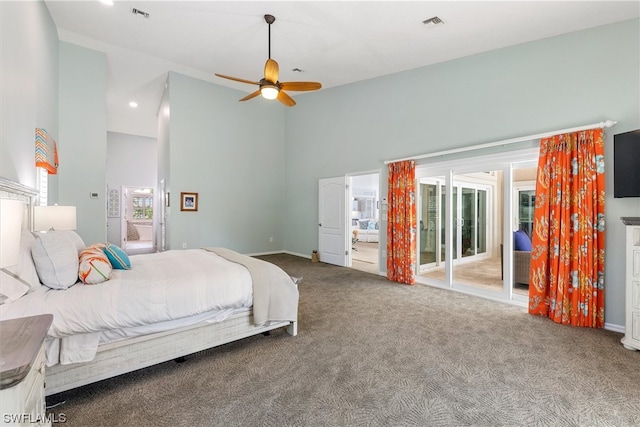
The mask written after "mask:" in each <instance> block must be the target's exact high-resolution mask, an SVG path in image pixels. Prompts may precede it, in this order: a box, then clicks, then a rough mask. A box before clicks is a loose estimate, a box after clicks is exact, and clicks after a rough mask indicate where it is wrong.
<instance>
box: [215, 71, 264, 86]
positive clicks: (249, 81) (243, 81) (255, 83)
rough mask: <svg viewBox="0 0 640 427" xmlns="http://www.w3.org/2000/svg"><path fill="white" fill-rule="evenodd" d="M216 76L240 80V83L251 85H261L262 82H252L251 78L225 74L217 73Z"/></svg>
mask: <svg viewBox="0 0 640 427" xmlns="http://www.w3.org/2000/svg"><path fill="white" fill-rule="evenodd" d="M216 76H218V77H222V78H223V79H229V80H234V81H236V82H240V83H249V84H250V85H259V84H260V83H259V82H252V81H251V80H245V79H239V78H238V77H231V76H225V75H224V74H218V73H216Z"/></svg>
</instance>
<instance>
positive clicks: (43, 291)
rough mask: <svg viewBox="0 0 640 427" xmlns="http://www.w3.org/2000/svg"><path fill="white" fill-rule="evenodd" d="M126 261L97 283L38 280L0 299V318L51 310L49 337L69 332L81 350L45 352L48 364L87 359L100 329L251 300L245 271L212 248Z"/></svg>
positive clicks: (151, 321)
mask: <svg viewBox="0 0 640 427" xmlns="http://www.w3.org/2000/svg"><path fill="white" fill-rule="evenodd" d="M131 264H132V268H131V270H114V271H113V273H112V277H111V279H110V280H108V281H106V282H103V283H100V284H96V285H83V284H82V283H77V284H75V285H74V286H72V287H71V288H69V289H67V290H52V289H49V288H47V287H45V286H41V287H40V288H38V289H36V290H35V291H32V292H30V293H29V294H27V295H25V296H23V297H22V298H20V299H19V300H17V301H13V302H11V303H10V304H3V305H1V306H0V318H1V319H9V318H15V317H22V316H32V315H37V314H42V313H51V314H53V324H52V326H51V329H50V330H49V334H48V337H49V338H66V337H69V339H67V340H66V341H68V344H67V346H68V347H69V346H72V344H73V346H74V347H81V350H83V351H81V353H78V354H76V355H75V356H69V358H65V357H63V356H61V357H60V360H56V359H57V358H56V357H55V356H54V355H49V354H48V357H47V359H48V360H47V362H48V363H47V364H49V365H51V364H53V363H57V362H58V361H59V362H60V363H73V362H78V361H86V360H91V359H92V358H93V357H94V355H95V349H96V348H97V345H98V341H99V335H100V333H101V332H102V331H106V330H112V329H124V328H133V327H140V326H145V325H152V324H156V323H159V322H166V321H170V320H174V319H181V318H185V317H189V316H194V315H197V314H200V313H205V312H209V311H213V310H227V309H236V308H241V307H251V305H252V302H253V301H252V299H253V293H252V282H251V275H250V273H249V271H248V270H247V269H246V268H245V267H243V266H242V265H240V264H237V263H233V262H229V261H227V260H225V259H224V258H222V257H220V256H218V255H216V254H215V253H213V252H209V251H205V250H200V249H191V250H177V251H167V252H162V253H156V254H148V255H134V256H132V257H131ZM71 338H75V339H76V341H75V344H78V343H80V345H75V344H74V341H73V339H71ZM78 340H80V341H78ZM64 346H65V340H63V341H62V347H64ZM62 350H63V349H62V348H61V350H60V351H61V352H62ZM77 350H78V349H77V348H76V349H74V350H73V351H77Z"/></svg>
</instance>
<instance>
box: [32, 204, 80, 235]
mask: <svg viewBox="0 0 640 427" xmlns="http://www.w3.org/2000/svg"><path fill="white" fill-rule="evenodd" d="M33 216H34V226H33V228H34V230H35V231H48V230H75V229H76V207H75V206H36V207H35V208H34V212H33Z"/></svg>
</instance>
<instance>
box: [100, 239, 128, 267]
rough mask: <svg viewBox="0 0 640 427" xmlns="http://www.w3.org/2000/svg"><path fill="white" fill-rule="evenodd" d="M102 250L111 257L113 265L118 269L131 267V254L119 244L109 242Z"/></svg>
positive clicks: (110, 260)
mask: <svg viewBox="0 0 640 427" xmlns="http://www.w3.org/2000/svg"><path fill="white" fill-rule="evenodd" d="M102 250H103V251H104V253H105V254H106V255H107V258H109V262H110V263H111V266H112V267H113V268H115V269H116V270H129V269H131V261H130V260H129V256H128V255H127V254H126V253H125V251H123V250H122V249H120V248H119V247H118V246H116V245H112V244H111V243H109V242H107V243H106V244H105V245H104V248H102Z"/></svg>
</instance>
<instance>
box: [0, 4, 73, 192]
mask: <svg viewBox="0 0 640 427" xmlns="http://www.w3.org/2000/svg"><path fill="white" fill-rule="evenodd" d="M0 63H1V64H2V72H0V87H1V90H2V92H1V96H0V111H1V114H2V115H1V116H0V176H2V177H4V178H7V179H11V180H14V181H18V182H20V183H22V184H24V185H28V186H30V187H35V186H36V167H35V158H34V144H35V128H37V127H39V128H44V129H46V130H47V132H48V133H49V134H50V135H51V136H53V138H54V139H55V140H56V141H58V144H59V146H61V145H62V144H61V143H60V141H59V138H58V32H57V30H56V27H55V25H54V23H53V20H52V19H51V15H50V14H49V10H48V9H47V7H46V6H45V4H44V2H4V1H3V2H0ZM50 187H52V188H53V189H54V191H55V189H56V188H57V182H56V180H55V179H52V180H51V184H50ZM56 196H57V194H56Z"/></svg>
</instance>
